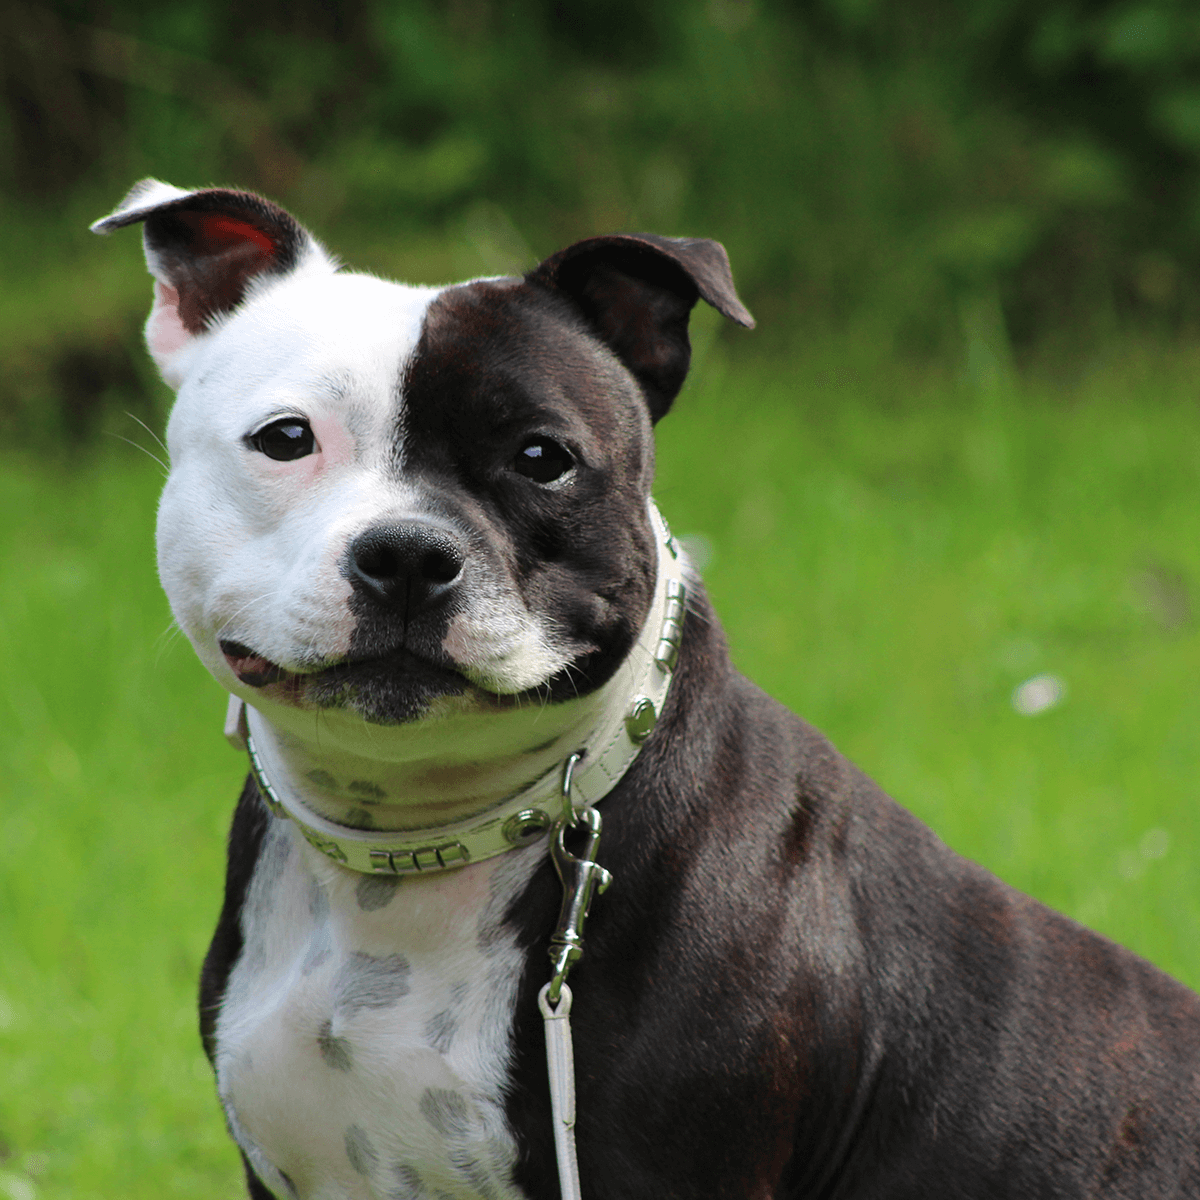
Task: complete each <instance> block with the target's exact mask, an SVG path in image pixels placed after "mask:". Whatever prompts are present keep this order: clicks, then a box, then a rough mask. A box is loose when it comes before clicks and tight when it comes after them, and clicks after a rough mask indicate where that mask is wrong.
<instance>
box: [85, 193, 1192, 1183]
mask: <svg viewBox="0 0 1200 1200" xmlns="http://www.w3.org/2000/svg"><path fill="white" fill-rule="evenodd" d="M139 222H140V223H142V224H143V226H144V239H145V250H146V259H147V262H148V265H149V268H150V273H151V275H152V276H153V277H154V302H153V308H152V311H151V313H150V317H149V321H148V323H147V326H146V339H147V343H148V345H149V349H150V353H151V355H152V356H153V358H154V360H155V361H156V363H157V364H158V366H159V368H160V370H161V372H162V375H163V377H164V378H165V379H166V380H167V382H168V383H169V384H171V385H172V386H173V387H174V388H176V389H177V391H178V398H177V401H176V404H175V407H174V410H173V412H172V415H171V418H170V423H169V427H168V433H167V439H168V444H169V450H170V457H171V469H170V476H169V478H168V480H167V484H166V488H165V491H164V493H163V498H162V504H161V508H160V510H159V521H158V562H159V571H160V574H161V577H162V581H163V585H164V587H165V589H166V592H167V595H168V597H169V599H170V602H171V607H172V610H173V612H174V614H175V618H176V620H177V621H178V623H179V625H180V627H181V628H182V629H183V630H184V632H185V633H186V634H187V636H188V638H189V639H190V640H191V642H192V645H193V646H194V647H195V649H196V653H197V654H198V655H199V656H200V659H201V661H202V662H203V663H204V664H205V666H206V667H207V668H208V669H209V671H211V672H212V674H213V675H214V676H215V678H216V679H217V680H218V682H220V683H221V684H222V686H223V687H225V688H226V689H227V690H228V691H229V692H230V693H231V696H232V697H233V700H232V706H231V720H230V734H231V737H232V738H233V740H234V741H235V742H236V743H237V744H239V745H244V746H246V747H247V748H248V749H249V751H250V761H251V767H252V770H251V773H250V775H249V777H248V779H247V782H246V785H245V788H244V790H243V792H242V795H241V799H240V801H239V803H238V806H237V810H236V813H235V815H234V819H233V828H232V831H231V834H230V839H229V870H228V876H227V881H226V887H225V900H224V907H223V909H222V911H221V915H220V919H219V922H218V925H217V930H216V935H215V937H214V938H213V942H212V946H211V949H210V950H209V953H208V956H207V958H206V960H205V963H204V967H203V974H202V980H201V997H200V1013H201V1017H200V1026H201V1032H202V1036H203V1039H204V1045H205V1048H206V1050H207V1052H208V1055H209V1058H210V1059H211V1061H212V1064H213V1067H214V1069H215V1073H216V1080H217V1088H218V1092H219V1095H220V1100H221V1103H222V1105H223V1106H224V1111H225V1115H226V1118H227V1120H228V1124H229V1129H230V1131H231V1133H232V1135H233V1137H234V1139H235V1140H236V1142H237V1144H238V1146H239V1148H240V1150H241V1153H242V1155H243V1157H244V1160H245V1164H246V1175H247V1186H248V1188H249V1191H250V1194H251V1196H252V1197H255V1198H256V1200H262V1198H264V1197H270V1196H274V1197H303V1198H305V1200H318V1198H319V1200H335V1198H337V1200H368V1198H370V1200H385V1198H387V1200H421V1198H426V1197H427V1198H429V1200H444V1198H447V1197H453V1198H455V1200H551V1198H552V1197H555V1196H557V1195H558V1194H559V1187H560V1185H559V1173H558V1170H556V1149H555V1147H556V1129H558V1127H557V1126H556V1125H555V1120H554V1118H553V1117H552V1099H553V1100H554V1103H555V1104H556V1106H557V1107H556V1109H555V1111H556V1113H557V1114H558V1118H559V1122H558V1124H559V1126H564V1127H565V1126H567V1125H569V1115H570V1114H569V1113H567V1114H566V1115H564V1112H565V1110H564V1109H563V1105H564V1104H566V1103H567V1102H566V1101H564V1100H563V1097H562V1095H561V1094H560V1092H559V1091H555V1092H554V1094H553V1097H552V1085H551V1081H550V1075H551V1074H554V1075H555V1078H556V1082H555V1084H554V1085H553V1087H554V1088H560V1087H561V1079H559V1078H558V1075H557V1071H558V1068H557V1067H556V1068H555V1070H554V1071H551V1072H549V1073H548V1068H547V1059H546V1052H545V1047H544V1043H543V1036H544V1030H543V1020H542V1015H541V1014H539V994H542V996H543V999H542V1005H543V1008H544V1007H545V1005H546V1004H547V1003H548V1001H546V999H545V988H546V985H547V981H548V980H551V979H553V981H554V988H553V991H552V992H551V994H550V997H551V1000H556V1001H557V1002H558V1003H559V1004H560V1005H561V1004H564V1003H565V1002H566V998H568V997H569V996H570V991H569V988H564V987H562V984H563V980H564V978H565V973H566V970H567V969H568V968H570V967H571V966H573V965H574V974H573V975H572V983H573V984H574V985H575V987H574V996H573V1012H572V1016H573V1023H574V1054H575V1070H574V1077H575V1081H576V1096H575V1100H576V1113H577V1129H576V1135H577V1139H578V1166H579V1175H580V1178H581V1179H582V1190H583V1194H584V1195H586V1196H587V1197H591V1198H595V1200H601V1198H603V1200H619V1198H628V1200H633V1198H635V1197H636V1198H638V1200H646V1198H648V1197H655V1198H662V1197H679V1198H684V1197H687V1198H696V1200H699V1198H704V1200H711V1198H712V1197H731V1198H732V1197H739V1198H740V1197H750V1198H755V1200H767V1198H769V1197H776V1198H783V1197H787V1198H794V1200H799V1198H801V1197H806V1198H807V1197H811V1198H814V1200H815V1198H817V1197H821V1198H825V1200H834V1198H840V1200H851V1198H854V1200H866V1198H868V1197H870V1198H882V1197H894V1198H900V1197H911V1198H918V1197H919V1198H921V1200H930V1198H937V1197H955V1198H960V1197H972V1198H976V1200H978V1198H984V1197H1021V1198H1029V1197H1085V1196H1087V1197H1129V1198H1131V1200H1132V1198H1134V1197H1137V1198H1139V1200H1144V1198H1146V1197H1183V1196H1193V1197H1194V1196H1198V1195H1200V1001H1198V999H1197V997H1196V996H1195V995H1193V994H1192V993H1191V992H1190V991H1188V990H1187V989H1185V988H1184V987H1182V986H1181V985H1180V984H1178V983H1175V982H1174V981H1173V980H1171V979H1169V978H1168V977H1167V976H1165V975H1164V974H1162V973H1161V972H1160V971H1158V970H1156V969H1155V968H1154V967H1152V966H1151V965H1149V964H1148V963H1146V962H1144V961H1142V960H1141V959H1139V958H1137V957H1135V956H1134V955H1133V954H1131V953H1129V952H1128V951H1126V950H1123V949H1122V948H1120V947H1119V946H1116V945H1114V944H1113V943H1111V942H1109V941H1107V940H1105V939H1104V938H1102V937H1099V936H1097V935H1096V934H1094V933H1091V932H1089V931H1088V930H1086V929H1083V928H1081V927H1080V926H1079V925H1077V924H1075V923H1074V922H1073V921H1070V920H1067V919H1066V918H1064V917H1062V916H1059V915H1058V914H1056V913H1054V912H1052V911H1050V910H1049V909H1047V908H1045V907H1044V906H1042V905H1041V904H1039V903H1037V902H1036V901H1034V900H1031V899H1029V898H1028V897H1026V896H1024V895H1021V894H1020V893H1018V892H1016V891H1014V890H1013V889H1012V888H1010V887H1008V886H1006V885H1005V884H1004V883H1002V882H1001V881H999V880H998V879H996V878H994V877H993V876H992V875H990V874H989V873H988V872H987V871H985V870H983V869H981V868H980V867H978V866H976V865H974V864H972V863H970V862H967V861H965V860H964V859H962V858H960V857H959V856H958V855H956V854H955V853H953V852H952V851H950V850H949V849H948V848H947V847H946V846H944V845H943V844H942V843H941V842H940V841H939V840H938V839H937V838H936V837H935V836H934V835H933V833H931V832H930V831H929V830H928V829H926V828H925V827H924V826H922V825H921V824H920V823H919V822H918V821H916V820H915V819H914V818H913V817H911V816H910V815H909V814H908V813H907V812H906V811H904V810H903V809H902V808H900V807H899V806H898V805H896V804H895V803H894V802H893V801H892V800H890V799H889V798H888V797H887V796H886V795H884V794H883V792H881V791H880V790H879V788H877V787H876V786H875V785H874V784H873V783H872V782H871V781H870V780H869V779H867V778H866V777H864V776H863V775H862V774H861V773H860V772H859V771H857V770H856V769H855V768H854V767H853V766H852V765H851V764H850V763H849V762H847V761H846V760H845V759H844V758H842V757H841V756H840V755H839V754H838V753H837V751H836V750H834V749H833V747H832V746H830V744H829V743H828V742H827V741H826V740H825V739H824V738H823V737H822V736H821V735H820V734H819V733H817V732H816V731H815V730H813V729H812V728H810V727H809V726H808V725H806V724H805V723H804V722H803V721H801V720H799V719H798V718H797V717H795V716H793V715H792V714H791V713H790V712H788V711H786V710H785V709H784V708H782V707H781V706H780V705H779V704H777V703H775V702H774V701H773V700H771V699H770V698H768V697H767V696H766V695H764V694H763V693H762V692H760V691H759V690H758V689H757V688H755V687H754V685H753V684H751V683H750V682H748V681H747V680H746V679H745V678H743V677H742V676H741V675H740V674H738V672H737V671H736V670H734V668H733V667H732V665H731V663H730V660H729V655H728V652H727V649H726V644H725V641H724V638H723V635H722V632H721V627H720V625H719V623H718V621H717V619H716V617H715V615H714V614H713V611H712V609H711V608H710V606H709V603H708V601H707V599H706V597H705V594H704V589H703V587H702V586H701V583H700V581H699V579H698V578H696V576H695V575H694V574H693V573H692V572H690V571H689V569H688V567H687V565H686V563H685V562H684V561H683V559H682V558H681V557H680V555H679V550H678V547H677V546H676V544H675V542H674V541H673V539H672V538H671V536H670V533H669V531H668V530H667V528H666V526H665V525H664V524H663V522H662V520H661V518H660V517H659V516H658V514H657V511H656V509H655V507H654V505H653V503H652V502H651V500H650V490H651V485H652V482H653V473H654V448H653V440H652V430H653V427H654V425H655V423H656V422H657V421H658V420H659V419H660V418H661V417H662V416H664V414H665V413H666V412H667V411H668V410H669V408H670V407H671V403H672V401H673V400H674V398H675V396H676V394H677V393H678V391H679V389H680V387H681V385H682V383H683V380H684V376H685V375H686V373H687V369H688V361H689V355H690V349H689V342H688V317H689V313H690V311H691V309H692V307H693V306H694V305H695V303H696V301H697V300H698V299H703V300H705V301H706V302H707V303H708V304H710V305H712V306H713V307H714V308H716V309H718V310H719V311H720V312H721V313H723V314H724V315H725V316H726V317H729V318H730V319H732V320H733V321H736V322H738V323H740V324H742V325H745V326H750V325H752V324H753V322H752V320H751V318H750V314H749V313H748V312H747V311H746V309H745V308H744V307H743V305H742V304H741V302H740V301H739V300H738V298H737V295H736V293H735V291H734V286H733V280H732V278H731V275H730V271H729V264H728V259H727V258H726V255H725V252H724V250H723V249H722V247H721V246H719V245H718V244H717V243H715V242H711V241H703V240H692V239H674V238H665V237H655V236H650V235H636V236H626V235H618V236H609V237H595V238H589V239H587V240H585V241H582V242H578V243H576V244H575V245H573V246H570V247H569V248H567V249H565V250H562V251H560V252H559V253H557V254H555V255H553V256H551V257H550V258H548V259H547V260H546V261H545V262H543V263H542V264H541V265H540V266H538V267H536V268H535V269H534V270H532V271H531V272H530V273H529V274H528V275H526V276H525V277H524V278H507V277H506V278H493V279H477V280H474V281H471V282H468V283H463V284H458V285H455V286H449V287H407V286H403V285H400V284H396V283H390V282H386V281H384V280H382V279H377V278H375V277H373V276H370V275H365V274H358V273H355V272H351V271H344V270H341V269H340V268H339V266H338V264H337V263H336V261H335V260H334V259H333V258H331V257H330V256H329V254H327V253H326V251H325V250H324V249H323V248H322V247H321V246H320V245H319V244H318V243H317V242H316V241H315V240H314V238H313V237H311V236H310V235H309V234H308V233H307V232H306V231H305V230H304V229H303V228H302V227H301V226H300V225H299V224H298V223H297V222H296V221H295V220H294V219H293V218H292V217H291V216H290V215H289V214H288V213H286V212H285V211H283V210H282V209H280V208H278V207H277V206H275V205H274V204H272V203H269V202H268V201H266V200H263V199H261V198H259V197H257V196H254V195H250V194H248V193H245V192H239V191H231V190H226V189H203V190H199V191H181V190H179V189H177V188H174V187H170V186H168V185H166V184H163V183H159V182H157V181H153V180H147V181H145V182H143V183H141V184H138V185H137V186H136V187H135V188H134V189H133V191H132V192H130V194H129V195H128V196H127V197H126V199H125V200H124V202H123V203H122V204H121V206H120V207H119V208H118V209H117V210H116V211H115V212H114V213H113V214H112V215H111V216H109V217H106V218H105V219H103V220H102V221H99V222H97V223H96V225H95V226H94V228H95V229H96V230H97V231H99V232H109V231H112V230H115V229H118V228H121V227H122V226H126V225H132V224H135V223H139ZM736 423H737V414H736V412H731V413H730V428H731V436H736ZM594 805H601V810H602V811H603V816H604V834H603V843H602V845H601V844H600V840H599V817H598V816H597V815H596V814H597V813H598V812H599V811H601V810H598V809H596V808H595V807H593V806H594ZM579 821H583V825H582V826H579V825H577V822H579ZM572 830H576V831H577V832H581V833H582V835H583V836H582V840H581V841H575V842H572V841H571V837H572V833H571V831H572ZM568 843H570V845H571V846H574V847H575V849H574V850H572V849H569V848H568ZM576 851H578V853H576ZM597 861H598V862H599V863H601V864H602V867H603V868H604V870H602V869H601V866H598V865H597ZM607 873H611V877H612V879H613V881H614V882H613V887H612V888H611V889H610V890H609V891H608V892H607V893H606V894H605V895H604V897H603V898H602V899H601V900H599V901H597V902H596V903H595V905H594V906H593V907H594V912H593V913H592V915H591V918H590V921H589V924H588V926H587V952H586V955H584V956H583V957H582V958H580V950H581V943H580V938H581V935H582V931H583V925H582V921H583V916H584V915H586V913H587V909H588V901H589V899H590V897H591V893H592V892H593V891H595V890H598V889H599V888H600V887H602V886H603V884H604V883H605V882H606V879H607ZM572 881H574V882H572ZM564 887H565V888H566V895H565V897H564ZM560 906H561V909H560ZM556 915H558V917H559V919H558V924H557V926H556ZM552 935H553V937H552ZM548 950H549V952H550V954H551V959H550V960H549V961H548V959H547V951H548ZM576 962H577V965H575V964H576ZM551 1015H553V1010H552V1009H551ZM560 1065H561V1064H560ZM558 1132H561V1130H558ZM559 1150H560V1155H561V1146H560V1147H559ZM560 1162H561V1158H560Z"/></svg>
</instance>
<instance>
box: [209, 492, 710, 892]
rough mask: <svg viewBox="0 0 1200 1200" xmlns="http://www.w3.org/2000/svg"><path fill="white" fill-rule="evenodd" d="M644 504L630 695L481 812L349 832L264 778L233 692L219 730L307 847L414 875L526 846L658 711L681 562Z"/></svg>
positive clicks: (674, 649)
mask: <svg viewBox="0 0 1200 1200" xmlns="http://www.w3.org/2000/svg"><path fill="white" fill-rule="evenodd" d="M648 503H649V510H650V521H651V525H652V527H653V529H654V533H655V543H656V545H657V548H658V570H657V575H658V577H657V581H656V584H655V591H654V600H653V602H652V603H651V605H650V612H649V614H648V615H647V617H646V621H645V624H644V625H643V626H642V631H641V634H640V636H639V637H638V640H637V642H636V643H635V644H634V646H633V647H632V649H631V650H630V652H629V657H628V659H627V663H628V665H629V667H631V668H632V670H631V671H630V672H627V674H628V677H629V685H628V689H627V692H626V697H627V702H626V703H625V704H624V705H618V704H613V705H608V706H606V708H605V710H604V712H603V714H602V715H601V717H600V720H599V721H598V723H597V725H596V727H595V728H594V729H593V731H592V733H591V735H590V736H589V737H588V739H587V741H586V743H585V744H584V745H583V746H581V747H580V749H579V751H578V752H577V753H576V754H575V755H572V756H571V758H570V759H568V760H567V762H566V763H564V764H562V766H556V767H554V768H552V769H551V770H550V771H548V772H547V773H546V774H545V775H543V776H542V777H541V778H540V779H538V780H537V781H536V782H534V783H533V784H531V785H530V786H529V787H526V788H523V789H522V790H520V791H519V792H516V793H514V794H513V795H511V796H509V797H507V798H505V799H504V800H501V801H499V802H498V803H497V804H494V805H493V806H491V807H490V808H487V809H485V810H484V811H483V812H480V813H476V814H475V815H474V816H471V817H468V818H465V819H463V820H460V821H455V822H453V823H451V824H447V825H442V826H436V827H431V828H427V829H417V830H414V829H405V830H398V831H396V832H384V831H380V830H374V829H355V828H352V827H350V826H348V825H341V824H338V823H337V822H335V821H331V820H329V819H328V818H327V817H324V816H322V815H321V814H320V813H317V812H314V811H313V810H312V808H310V807H309V806H308V805H307V804H306V803H305V802H304V800H303V799H302V798H301V797H300V796H299V795H297V794H296V793H295V792H293V791H292V790H291V789H287V788H284V787H282V786H279V785H277V783H276V782H274V781H273V780H272V779H270V778H269V777H268V774H267V771H266V768H265V766H264V763H263V759H262V756H261V755H260V753H259V751H258V748H257V747H256V746H255V743H254V737H253V735H252V733H251V730H250V723H249V721H248V719H247V711H246V704H245V702H244V701H243V700H241V699H240V698H239V697H237V696H230V698H229V710H228V713H227V714H226V720H225V736H226V737H227V738H228V739H229V741H230V742H231V743H232V744H233V745H234V746H235V747H237V748H238V749H239V750H245V751H246V752H247V754H248V755H249V759H250V771H251V773H252V774H253V776H254V779H255V782H256V783H257V784H258V790H259V793H260V794H261V795H262V798H263V800H264V802H265V803H266V805H267V807H268V808H269V809H270V810H271V812H272V813H274V815H275V816H276V817H279V818H281V819H290V820H292V821H294V822H295V823H296V825H297V827H298V828H299V830H300V832H301V833H302V834H303V835H304V837H305V838H306V839H307V840H308V842H309V843H310V844H311V845H312V846H314V847H315V848H316V849H317V850H319V851H321V853H322V854H325V855H327V856H328V857H329V858H331V859H333V860H334V861H335V862H338V863H341V864H342V865H343V866H346V867H349V868H350V869H352V870H355V871H361V872H363V873H364V874H377V875H414V874H419V873H432V872H437V871H444V870H449V869H451V868H454V867H461V866H465V865H466V864H467V863H471V862H479V861H480V860H482V859H485V858H492V857H494V856H495V855H497V854H502V853H503V852H504V851H505V850H511V849H513V848H515V847H517V846H523V845H527V844H528V843H530V842H533V841H536V840H537V839H538V838H540V837H541V836H542V835H543V834H545V833H546V831H547V830H548V829H549V828H550V826H551V824H552V823H553V822H554V820H555V819H556V818H557V817H558V816H559V815H560V814H561V813H562V812H563V808H564V804H569V805H572V806H573V807H574V808H575V809H576V810H578V809H582V808H583V807H585V806H589V805H593V804H598V803H599V802H600V801H601V800H603V799H604V797H605V796H607V795H608V793H609V792H610V791H612V789H613V788H614V787H615V786H616V785H617V783H618V782H619V781H620V779H621V777H622V776H623V775H624V774H625V772H626V771H627V770H628V769H629V767H630V766H631V765H632V763H633V760H634V759H635V758H636V757H637V755H638V751H639V750H640V749H641V745H642V742H644V741H645V740H646V738H647V737H648V736H649V734H650V731H651V729H653V727H654V723H655V721H656V720H657V719H658V715H659V714H660V713H661V712H662V710H663V704H664V702H665V700H666V697H667V691H668V689H669V688H670V684H671V676H672V672H673V671H674V669H675V663H676V659H677V657H678V654H679V642H680V638H681V637H682V633H683V617H684V608H685V600H686V596H687V589H686V584H685V582H684V579H683V564H682V563H681V562H680V561H679V550H678V547H677V546H676V543H675V539H674V538H673V537H672V536H671V532H670V530H669V529H668V528H667V524H666V522H665V521H664V520H663V518H662V516H661V514H660V513H659V511H658V509H657V508H656V507H655V505H654V503H653V501H650V502H648ZM564 797H565V798H564Z"/></svg>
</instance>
